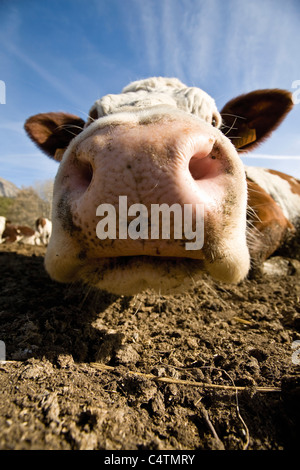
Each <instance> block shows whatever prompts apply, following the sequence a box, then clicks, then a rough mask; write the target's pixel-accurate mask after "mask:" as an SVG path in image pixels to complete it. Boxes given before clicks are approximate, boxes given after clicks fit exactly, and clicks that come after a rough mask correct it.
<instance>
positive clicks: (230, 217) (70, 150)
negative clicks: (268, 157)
mask: <svg viewBox="0 0 300 470" xmlns="http://www.w3.org/2000/svg"><path fill="white" fill-rule="evenodd" d="M292 106H293V103H292V97H291V93H289V92H288V91H284V90H278V89H274V90H258V91H254V92H251V93H248V94H245V95H242V96H239V97H237V98H235V99H233V100H231V101H230V102H229V103H227V104H226V105H225V106H224V107H223V109H222V111H221V112H218V110H217V108H216V105H215V102H214V100H213V99H212V98H211V97H210V96H209V95H207V94H206V93H205V92H204V91H203V90H201V89H199V88H188V87H186V86H185V85H184V84H183V83H181V82H180V81H179V80H177V79H168V78H162V77H158V78H150V79H147V80H141V81H138V82H134V83H132V84H130V85H129V86H127V87H126V88H125V89H124V90H123V92H122V93H121V94H119V95H107V96H104V97H103V98H101V99H99V100H97V101H96V102H95V103H94V105H93V106H92V108H91V109H90V113H89V118H88V120H87V122H84V121H83V120H82V119H81V118H79V117H77V116H74V115H70V114H66V113H61V112H59V113H46V114H38V115H36V116H33V117H31V118H29V119H28V120H27V121H26V123H25V129H26V131H27V133H28V135H29V136H30V138H31V139H32V140H33V141H34V142H35V143H36V144H37V145H38V146H39V147H40V148H41V149H42V150H43V151H44V152H45V153H46V154H48V155H49V156H50V157H52V158H54V159H55V160H57V161H60V166H59V169H58V173H57V176H56V180H55V186H54V199H53V207H54V210H53V232H52V236H51V239H50V243H49V246H48V249H47V253H46V258H45V266H46V269H47V271H48V272H49V274H50V276H51V277H52V278H54V279H56V280H57V281H61V282H72V281H76V280H81V281H83V282H84V283H86V284H91V285H94V286H97V287H98V288H101V289H105V290H108V291H110V292H114V293H117V294H132V293H134V292H138V291H141V290H143V289H145V288H147V287H153V288H155V289H157V290H158V291H160V292H168V291H172V290H176V289H177V288H178V287H179V288H185V287H188V286H189V285H190V284H191V282H196V281H198V280H199V279H201V278H202V276H203V271H205V272H208V273H209V274H210V275H211V276H212V277H213V278H214V279H216V280H219V281H224V282H239V281H241V280H242V279H243V278H245V276H247V273H248V271H249V268H250V265H251V259H252V260H255V262H259V261H262V260H264V259H266V258H267V257H268V256H270V255H271V254H272V253H273V252H274V251H275V250H276V249H277V248H278V247H279V246H280V245H281V244H282V243H284V242H285V241H286V240H287V239H288V237H290V236H291V235H292V234H293V233H296V230H297V228H298V226H299V222H300V196H299V187H300V183H299V181H298V180H296V179H294V178H291V177H288V176H285V175H279V174H278V173H277V174H276V172H270V171H267V170H259V169H253V168H246V172H245V168H244V166H243V164H242V162H241V159H240V157H239V154H238V152H246V151H249V150H252V149H253V148H255V147H256V146H257V145H259V144H260V143H261V142H262V141H263V140H265V138H266V137H268V136H269V135H270V134H271V133H272V131H273V130H274V129H275V128H276V127H277V126H278V125H279V124H280V123H281V121H282V120H283V119H284V117H285V116H286V114H287V113H288V112H289V111H290V110H291V109H292ZM76 134H77V135H76ZM74 135H76V136H75V137H74ZM279 193H281V196H283V197H281V196H280V195H279ZM277 196H278V197H277ZM175 205H176V210H177V209H178V207H179V209H180V210H181V214H183V208H187V207H188V208H192V209H190V210H191V212H190V214H191V215H190V217H191V219H190V220H192V222H193V225H192V227H193V230H190V231H187V232H185V231H184V234H182V236H181V237H180V236H177V235H176V236H175V232H176V230H177V229H178V225H179V224H178V223H177V222H178V219H177V221H176V224H175V222H174V220H175ZM290 205H291V206H292V209H291V210H290ZM163 207H164V208H165V207H167V208H169V210H170V213H171V212H172V211H173V212H174V218H173V219H172V217H170V231H169V234H168V232H167V231H166V233H167V235H163V232H162V228H163V226H162V224H161V225H159V226H158V231H157V230H156V229H154V230H153V232H152V228H153V224H152V219H151V224H150V219H149V218H148V216H149V214H151V216H152V210H153V211H154V209H155V210H158V208H159V210H162V208H163ZM199 207H201V208H202V209H203V216H202V219H201V217H200V216H199V218H197V208H199ZM111 208H112V209H111ZM247 208H248V216H247ZM171 209H172V211H171ZM138 211H140V212H138ZM187 213H188V212H187ZM108 214H109V217H108ZM138 214H139V215H138ZM141 214H142V215H141ZM127 216H128V217H127ZM134 216H137V217H136V219H132V217H134ZM142 216H143V217H144V219H143V217H142ZM103 217H104V218H103ZM124 220H125V222H124ZM145 220H146V222H145ZM200 220H202V222H203V246H202V245H201V247H199V248H197V249H189V250H188V249H187V243H186V242H187V241H188V240H190V239H191V238H190V237H191V236H194V234H195V233H197V231H196V232H195V227H196V229H197V221H200ZM184 222H185V220H184ZM105 224H106V229H107V231H106V233H105V231H104V228H103V227H104V226H105ZM124 224H125V225H124ZM124 227H125V228H124ZM141 227H143V230H144V232H143V234H142V235H140V236H137V235H139V233H138V230H139V229H140V234H141V233H142V232H141ZM199 227H200V224H199ZM150 228H151V231H150ZM181 228H182V227H181ZM145 229H147V230H148V232H146V231H145ZM185 229H186V226H185V225H184V230H185ZM130 233H133V236H132V235H130V236H129V234H130ZM176 233H177V232H176ZM199 233H200V232H199ZM153 234H154V235H153ZM197 246H198V245H197Z"/></svg>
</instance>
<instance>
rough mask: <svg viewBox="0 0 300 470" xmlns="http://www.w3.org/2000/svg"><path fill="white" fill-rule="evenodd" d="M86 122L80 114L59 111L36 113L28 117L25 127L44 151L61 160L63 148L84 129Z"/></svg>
mask: <svg viewBox="0 0 300 470" xmlns="http://www.w3.org/2000/svg"><path fill="white" fill-rule="evenodd" d="M84 124H85V122H84V121H83V119H81V118H79V117H78V116H74V115H73V114H68V113H62V112H58V113H44V114H36V115H35V116H32V117H30V118H29V119H27V121H26V122H25V125H24V128H25V131H26V132H27V134H28V135H29V137H30V138H31V139H32V140H33V142H34V143H35V144H36V145H37V146H38V147H39V148H40V149H41V150H42V151H43V152H45V153H46V154H47V155H49V156H50V157H52V158H54V159H55V160H57V161H60V160H61V158H62V155H63V151H62V150H64V149H65V148H66V147H67V146H68V145H69V143H70V141H71V140H72V139H73V138H74V137H75V136H76V135H78V134H79V133H80V132H81V131H82V130H83V127H84Z"/></svg>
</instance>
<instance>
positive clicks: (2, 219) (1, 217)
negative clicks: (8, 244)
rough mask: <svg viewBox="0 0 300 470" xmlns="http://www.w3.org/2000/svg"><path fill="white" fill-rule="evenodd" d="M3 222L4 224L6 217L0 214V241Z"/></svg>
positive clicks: (0, 241)
mask: <svg viewBox="0 0 300 470" xmlns="http://www.w3.org/2000/svg"><path fill="white" fill-rule="evenodd" d="M5 224H6V218H5V217H3V216H2V215H1V216H0V243H2V242H3V241H4V240H2V235H3V232H4V230H5Z"/></svg>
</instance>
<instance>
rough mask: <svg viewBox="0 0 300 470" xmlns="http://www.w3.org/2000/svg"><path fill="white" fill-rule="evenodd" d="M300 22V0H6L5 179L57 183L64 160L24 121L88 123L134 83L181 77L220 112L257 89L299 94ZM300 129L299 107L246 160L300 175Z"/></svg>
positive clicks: (1, 109)
mask: <svg viewBox="0 0 300 470" xmlns="http://www.w3.org/2000/svg"><path fill="white" fill-rule="evenodd" d="M299 26H300V2H299V0H42V1H40V0H0V80H1V81H2V82H0V85H1V83H2V85H3V82H4V83H5V86H6V89H5V104H0V176H1V177H3V178H5V179H7V180H9V181H12V182H13V183H15V184H16V185H17V186H19V187H21V186H29V185H32V184H34V183H35V182H36V181H43V180H47V179H50V178H53V177H54V176H55V173H56V170H57V164H56V163H55V162H53V161H51V159H49V158H47V157H46V156H44V155H43V154H42V153H41V152H40V151H39V150H38V149H37V147H36V146H35V145H34V144H33V143H32V142H31V141H30V140H29V139H28V138H27V136H26V135H25V132H24V131H23V124H24V121H25V120H26V119H27V118H28V117H29V116H31V115H33V114H36V113H39V112H47V111H61V110H64V111H68V112H71V113H73V114H77V115H79V116H81V117H82V118H84V119H85V117H86V114H87V113H88V111H89V109H90V107H91V105H92V104H93V102H94V101H95V100H96V99H98V98H100V97H101V96H103V95H105V94H108V93H119V92H120V91H121V90H122V88H123V87H124V86H125V85H127V84H128V83H129V82H131V81H133V80H137V79H140V78H145V77H148V76H170V77H177V78H179V79H180V80H181V81H183V82H184V83H186V84H187V85H188V86H199V87H200V88H202V89H204V90H205V91H206V92H207V93H209V94H210V95H212V96H213V97H214V98H215V100H216V103H217V105H218V107H219V108H221V107H222V106H223V105H224V104H225V102H226V101H228V100H229V99H231V98H233V97H234V96H237V95H238V94H241V93H245V92H248V91H252V90H254V89H258V88H285V89H288V90H290V91H292V92H294V91H297V89H293V88H292V84H293V82H295V81H296V80H299V85H298V88H299V89H300V27H299ZM1 92H2V95H1ZM3 93H4V88H3V86H2V88H1V89H0V101H2V102H3V101H4V99H3ZM298 97H299V98H300V93H299V94H298ZM299 130H300V104H298V105H295V107H294V109H293V111H292V112H291V113H290V115H289V116H288V117H287V119H286V120H285V122H284V123H283V124H282V125H281V127H280V128H279V129H278V130H277V131H276V133H274V134H273V135H272V137H271V139H270V140H269V141H267V142H265V143H264V144H263V145H262V146H261V147H260V148H259V149H257V150H256V151H255V153H253V154H251V156H250V155H249V156H248V157H247V158H243V160H244V161H245V163H246V164H253V165H258V166H265V167H269V168H274V169H278V170H280V171H284V172H287V173H290V174H292V175H294V176H296V177H298V178H300V132H299Z"/></svg>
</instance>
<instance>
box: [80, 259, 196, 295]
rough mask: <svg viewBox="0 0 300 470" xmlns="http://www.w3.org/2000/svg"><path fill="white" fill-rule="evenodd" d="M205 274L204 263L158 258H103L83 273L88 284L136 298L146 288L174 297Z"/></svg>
mask: <svg viewBox="0 0 300 470" xmlns="http://www.w3.org/2000/svg"><path fill="white" fill-rule="evenodd" d="M97 261H98V262H97ZM204 275H205V269H204V263H203V260H194V259H188V258H175V257H159V258H158V257H155V256H123V257H115V258H99V259H98V260H93V261H92V262H91V263H90V262H89V263H87V264H86V265H85V267H84V268H82V270H81V272H80V277H81V280H82V281H83V283H84V284H87V285H90V284H92V285H93V286H94V287H95V288H99V289H101V290H108V291H110V292H111V293H113V294H117V295H119V294H124V293H125V295H134V294H136V293H138V292H141V291H143V290H145V289H154V290H155V291H156V292H159V293H161V294H173V293H176V292H180V291H182V290H186V289H187V288H188V287H190V286H191V285H193V284H195V283H196V282H197V281H198V280H199V278H202V277H203V276H204Z"/></svg>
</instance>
